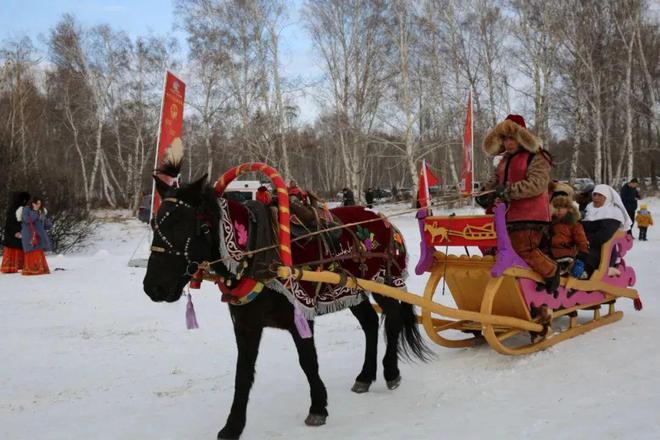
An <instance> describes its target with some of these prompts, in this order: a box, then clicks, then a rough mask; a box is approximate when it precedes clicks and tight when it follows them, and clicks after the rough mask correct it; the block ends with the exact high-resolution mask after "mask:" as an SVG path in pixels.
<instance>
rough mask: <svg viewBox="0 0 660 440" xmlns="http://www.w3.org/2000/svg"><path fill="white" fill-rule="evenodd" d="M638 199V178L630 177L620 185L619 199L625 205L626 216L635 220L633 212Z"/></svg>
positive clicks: (635, 209) (630, 231) (635, 210)
mask: <svg viewBox="0 0 660 440" xmlns="http://www.w3.org/2000/svg"><path fill="white" fill-rule="evenodd" d="M639 199H640V196H639V180H637V179H636V178H635V179H632V180H631V181H630V182H628V183H626V184H625V185H623V186H622V187H621V201H622V202H623V206H625V207H626V211H627V212H628V217H630V218H631V219H632V220H633V223H634V222H635V212H637V200H639ZM632 226H633V225H632V224H631V225H630V230H629V231H628V232H629V233H630V234H632Z"/></svg>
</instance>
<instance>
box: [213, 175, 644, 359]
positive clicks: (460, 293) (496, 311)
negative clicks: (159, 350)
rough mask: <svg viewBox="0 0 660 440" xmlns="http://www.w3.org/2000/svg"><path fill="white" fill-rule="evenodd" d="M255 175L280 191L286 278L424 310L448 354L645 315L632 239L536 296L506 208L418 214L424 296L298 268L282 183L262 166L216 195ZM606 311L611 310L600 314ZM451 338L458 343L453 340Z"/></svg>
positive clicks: (527, 347) (525, 342)
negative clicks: (630, 261) (486, 251)
mask: <svg viewBox="0 0 660 440" xmlns="http://www.w3.org/2000/svg"><path fill="white" fill-rule="evenodd" d="M254 171H262V172H265V174H267V175H269V177H271V180H272V181H273V183H274V185H275V187H276V188H277V196H278V202H279V212H280V219H279V220H280V221H279V235H280V237H279V239H280V241H279V246H280V256H281V257H282V262H283V263H284V264H283V265H282V266H280V267H279V269H278V271H277V274H278V276H279V277H280V278H282V279H283V280H286V279H289V278H291V277H292V276H293V277H294V278H296V279H301V280H304V281H310V282H318V283H329V284H342V283H343V284H344V285H346V286H347V287H349V288H353V287H359V288H361V289H364V290H366V291H371V292H376V293H379V294H382V295H385V296H389V297H392V298H395V299H397V300H399V301H405V302H407V303H410V304H413V305H416V306H418V307H420V308H421V316H419V317H418V321H419V322H420V323H421V324H422V325H423V327H424V329H425V330H426V332H427V334H428V336H429V338H431V340H433V341H435V342H436V343H438V344H440V345H442V346H444V347H453V348H458V347H469V346H472V345H474V344H476V343H478V342H480V341H483V339H484V338H485V340H486V341H487V342H488V344H489V345H490V346H491V347H493V348H494V349H495V350H496V351H498V352H499V353H502V354H508V355H520V354H527V353H532V352H535V351H538V350H542V349H544V348H546V347H549V346H552V345H554V344H556V343H558V342H561V341H564V340H566V339H569V338H572V337H574V336H577V335H580V334H582V333H585V332H587V331H589V330H592V329H595V328H597V327H601V326H603V325H606V324H610V323H612V322H615V321H618V320H619V319H621V318H622V317H623V312H621V311H616V310H615V302H616V300H617V299H618V298H629V299H633V300H635V307H636V308H637V309H640V308H641V302H640V300H639V295H638V293H637V291H636V290H635V289H632V286H634V284H635V271H634V270H633V268H632V267H629V266H627V265H626V264H625V261H624V259H623V257H624V256H625V255H626V253H627V252H628V251H629V250H630V249H631V248H632V238H631V237H629V236H628V235H626V234H625V233H623V232H617V234H615V235H614V237H613V238H612V239H611V240H610V241H608V242H607V243H606V244H605V245H603V249H602V253H601V255H602V259H601V262H600V266H599V268H598V270H596V271H595V272H594V274H593V275H592V277H591V279H589V280H577V279H574V278H562V280H561V287H560V288H559V290H558V292H559V294H558V295H557V297H556V298H555V297H554V296H553V295H551V294H550V293H548V292H546V291H545V290H541V291H537V283H539V282H542V279H541V277H540V276H539V275H538V274H536V273H535V272H533V271H532V270H530V268H529V267H528V266H527V264H526V263H525V262H524V261H523V260H522V259H521V258H520V257H519V256H518V255H516V253H515V252H514V251H513V249H512V247H511V242H510V240H509V237H508V234H507V231H506V223H505V210H506V207H505V206H504V205H503V204H500V205H498V206H497V207H496V209H495V215H483V216H467V217H459V216H448V217H435V216H427V215H426V212H424V210H422V211H420V212H419V213H418V221H419V229H420V234H421V241H420V246H421V256H420V261H419V263H418V264H417V266H416V269H415V271H416V273H417V274H418V275H419V274H422V273H424V272H429V273H430V278H429V280H428V282H427V285H426V288H425V290H424V293H423V296H419V295H417V294H414V293H410V292H407V291H405V290H402V289H398V288H395V287H391V286H387V285H385V284H382V283H378V282H375V281H372V280H365V279H361V278H348V279H347V278H346V277H345V276H343V277H342V276H340V275H339V274H337V273H334V272H330V271H309V270H300V269H296V268H293V265H292V263H291V256H290V255H291V253H290V252H291V251H290V249H291V248H290V242H291V241H290V232H289V231H290V224H289V206H288V197H287V195H286V188H285V187H284V186H283V182H282V180H281V178H280V177H279V175H277V173H276V172H275V171H274V170H272V168H270V167H267V166H266V165H264V164H258V163H254V164H243V165H241V166H239V167H236V168H233V169H232V170H230V171H229V172H227V173H225V175H224V176H223V177H221V178H220V179H219V180H218V183H217V184H216V189H218V194H220V193H221V190H222V189H223V188H224V187H225V186H226V185H227V184H228V183H229V181H231V180H233V179H234V178H235V177H236V176H238V175H240V174H242V173H244V172H254ZM271 174H272V175H271ZM436 246H438V247H441V248H442V247H444V248H445V252H446V250H447V249H448V247H450V246H481V247H483V246H486V247H488V246H492V247H497V254H496V255H497V256H496V257H493V256H476V255H474V256H467V255H461V256H456V255H447V254H446V253H443V252H441V251H436ZM614 248H616V250H617V254H618V258H619V260H618V261H617V262H616V266H617V268H618V270H619V271H620V275H619V276H616V277H613V276H609V275H608V268H609V267H610V258H611V257H610V256H611V255H612V250H613V249H614ZM207 279H209V278H207ZM441 282H444V283H446V287H447V289H448V290H449V292H451V295H452V297H453V299H454V302H455V303H456V307H455V308H454V307H449V306H447V305H443V304H440V303H439V302H436V301H435V298H436V295H438V290H439V286H440V283H441ZM442 290H444V289H442ZM543 306H546V307H545V308H546V309H547V310H550V311H551V313H550V314H549V315H543V314H541V315H539V316H536V315H534V316H533V313H532V312H533V311H534V310H535V309H540V308H542V307H543ZM603 306H607V307H606V308H605V312H604V313H601V311H602V309H603ZM580 311H588V312H589V314H590V318H589V319H587V320H585V319H584V318H585V317H584V316H582V317H581V318H582V319H580V320H578V312H580ZM452 331H453V332H454V333H457V334H458V335H459V338H453V339H452V338H450V337H449V333H451V332H452ZM461 332H462V333H461ZM460 335H467V336H466V337H462V338H461V337H460ZM528 335H532V338H529V337H528ZM530 340H531V342H530Z"/></svg>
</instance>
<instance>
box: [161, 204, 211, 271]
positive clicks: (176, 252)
mask: <svg viewBox="0 0 660 440" xmlns="http://www.w3.org/2000/svg"><path fill="white" fill-rule="evenodd" d="M165 202H170V203H174V209H172V210H171V211H168V212H166V213H165V215H163V217H162V218H161V219H160V220H158V221H156V218H155V217H154V218H153V219H152V224H151V227H152V229H153V231H154V233H155V234H156V235H157V236H158V238H159V239H160V240H161V241H162V242H163V243H164V244H165V246H153V245H152V246H151V252H157V253H161V254H167V255H173V256H176V257H183V258H185V260H186V273H185V274H184V276H188V275H190V276H193V275H194V274H195V273H196V272H197V271H198V269H199V266H200V263H201V262H200V261H192V260H191V259H190V253H189V248H190V242H191V241H192V239H193V237H192V236H189V237H187V238H186V243H185V245H184V246H183V249H179V248H177V247H176V246H174V245H173V244H172V242H171V241H170V240H169V239H168V238H167V236H166V235H165V233H164V232H163V231H162V230H161V229H160V227H161V225H162V224H163V223H165V221H166V220H167V219H168V217H169V216H170V214H172V213H173V212H174V211H176V210H177V209H178V208H188V209H193V210H195V212H196V211H197V210H196V208H195V207H194V206H192V205H190V204H188V203H186V202H184V201H183V200H180V199H177V198H176V197H166V198H164V199H163V204H164V203H165ZM196 213H197V212H196ZM196 217H197V221H200V219H199V217H198V216H196ZM195 229H196V231H197V232H196V234H195V237H197V236H199V235H201V234H200V231H201V233H203V234H204V236H205V237H207V238H208V235H209V233H210V232H211V228H210V227H209V225H208V224H207V223H205V222H200V224H199V225H198V226H197V227H196V228H195Z"/></svg>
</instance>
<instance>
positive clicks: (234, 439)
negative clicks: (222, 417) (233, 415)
mask: <svg viewBox="0 0 660 440" xmlns="http://www.w3.org/2000/svg"><path fill="white" fill-rule="evenodd" d="M240 436H241V433H240V432H236V430H235V429H231V428H229V427H227V426H225V427H224V428H222V430H220V432H218V440H238V439H239V437H240Z"/></svg>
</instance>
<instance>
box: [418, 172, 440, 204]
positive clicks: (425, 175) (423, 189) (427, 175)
mask: <svg viewBox="0 0 660 440" xmlns="http://www.w3.org/2000/svg"><path fill="white" fill-rule="evenodd" d="M438 183H440V179H439V178H437V177H435V176H434V175H433V173H432V172H431V168H430V167H429V165H428V164H427V163H426V160H424V161H423V162H422V169H421V170H420V171H419V185H418V186H419V191H418V192H417V201H419V207H420V208H426V207H427V206H428V204H429V202H430V201H431V195H430V194H429V188H430V187H432V186H433V185H437V184H438Z"/></svg>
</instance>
